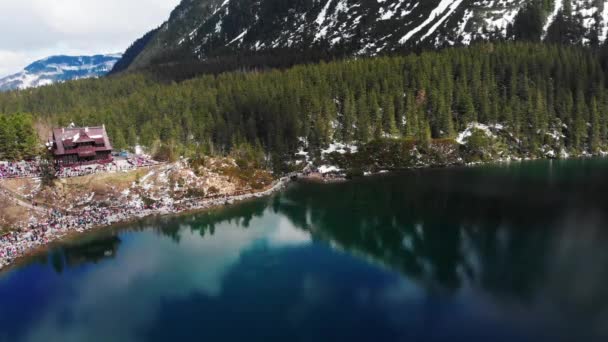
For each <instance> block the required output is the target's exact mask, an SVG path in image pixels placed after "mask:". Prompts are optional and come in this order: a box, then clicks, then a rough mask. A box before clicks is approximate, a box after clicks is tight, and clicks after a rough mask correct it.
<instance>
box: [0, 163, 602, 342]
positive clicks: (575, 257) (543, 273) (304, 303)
mask: <svg viewBox="0 0 608 342" xmlns="http://www.w3.org/2000/svg"><path fill="white" fill-rule="evenodd" d="M607 172H608V162H607V161H606V160H601V159H596V160H573V161H553V162H548V161H542V162H529V163H524V164H519V163H517V164H510V165H502V166H489V167H479V168H462V169H440V170H417V171H409V172H403V173H399V174H394V175H387V176H382V177H372V178H366V179H361V180H356V181H353V182H348V183H344V184H330V185H323V184H295V185H292V186H291V187H290V188H289V189H287V190H286V191H284V192H282V193H280V194H277V195H275V196H273V197H270V198H265V199H259V200H254V201H251V202H247V203H243V204H239V205H236V206H232V207H229V208H226V209H222V210H215V211H212V212H208V213H201V214H195V215H185V216H179V217H172V218H169V217H165V218H157V219H150V220H144V221H141V222H137V223H134V224H130V225H128V226H126V227H121V228H111V229H106V230H103V231H99V232H96V233H93V234H89V235H87V236H83V237H81V238H79V239H78V240H76V241H72V242H69V243H65V244H63V245H62V246H59V247H57V248H55V249H53V250H52V251H49V252H48V253H46V254H44V255H40V256H38V257H36V258H32V259H31V260H30V261H28V262H27V263H26V264H25V265H23V266H20V267H18V268H16V269H13V270H11V271H9V272H5V273H3V274H0V341H11V342H13V341H62V342H63V341H219V340H222V341H245V340H248V341H348V340H351V341H460V340H468V341H490V340H491V341H543V340H547V341H555V340H565V341H566V340H576V341H593V340H598V341H601V340H606V339H607V338H608V286H607V285H606V284H608V247H607V246H608V230H607V229H608V226H607V224H608V217H607V213H608V201H607V200H606V194H607V193H608V177H607Z"/></svg>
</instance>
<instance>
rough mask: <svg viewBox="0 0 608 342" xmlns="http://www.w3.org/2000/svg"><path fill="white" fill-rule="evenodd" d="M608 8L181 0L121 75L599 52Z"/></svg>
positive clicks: (584, 3)
mask: <svg viewBox="0 0 608 342" xmlns="http://www.w3.org/2000/svg"><path fill="white" fill-rule="evenodd" d="M607 2H608V1H606V0H552V1H551V0H550V1H542V2H540V1H539V2H530V1H526V0H492V1H489V0H424V1H422V0H289V1H284V0H281V1H279V0H183V1H182V2H181V3H180V4H179V5H178V6H177V7H176V8H175V10H174V11H173V12H172V13H171V16H170V17H169V19H168V20H167V21H166V22H165V23H163V24H162V25H161V26H160V27H159V28H158V29H157V31H155V32H154V33H153V35H152V37H150V38H149V42H147V43H146V44H145V46H144V47H143V48H142V49H141V51H138V53H137V56H135V57H134V58H133V59H132V61H131V62H130V63H128V64H129V65H128V67H126V68H125V69H127V70H136V69H142V68H146V67H150V66H153V65H162V64H172V63H176V62H177V63H183V62H192V61H198V62H205V61H208V60H210V59H211V58H213V57H217V56H231V55H234V54H238V53H249V54H256V53H264V52H269V51H273V50H294V51H309V50H315V49H316V50H319V51H328V52H329V53H330V54H334V55H336V54H342V55H350V56H375V55H379V54H385V53H393V52H402V51H411V50H413V49H416V48H420V47H433V48H436V47H442V46H454V45H468V44H471V43H472V42H474V41H478V40H484V41H488V40H505V39H513V40H535V39H538V40H541V39H543V40H547V41H550V42H561V41H559V40H563V39H566V38H563V37H568V38H567V39H569V42H571V43H575V44H599V43H602V42H605V41H606V37H607V35H608V4H606V3H607ZM534 11H537V12H538V13H534ZM531 20H537V21H538V22H532V23H530V21H531ZM566 26H571V27H574V28H573V29H571V28H570V27H566ZM565 29H569V30H570V29H571V30H572V31H573V33H572V34H570V35H567V34H565V33H564V32H563V30H565ZM562 36H563V37H562Z"/></svg>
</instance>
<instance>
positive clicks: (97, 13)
mask: <svg viewBox="0 0 608 342" xmlns="http://www.w3.org/2000/svg"><path fill="white" fill-rule="evenodd" d="M178 3H179V0H104V1H99V0H1V1H0V32H1V34H0V76H3V75H6V74H9V73H13V72H16V71H18V70H20V69H22V68H23V67H25V66H26V65H28V64H29V63H31V62H33V61H35V60H37V59H40V58H44V57H47V56H49V55H54V54H95V53H111V52H122V51H124V50H125V49H126V48H127V47H128V46H129V45H130V44H131V43H132V42H133V41H134V40H135V39H137V38H139V37H140V36H142V35H143V34H144V33H146V32H147V31H148V30H151V29H153V28H155V27H156V26H158V25H160V24H161V23H162V22H163V21H164V20H166V19H167V18H168V17H169V14H170V12H171V10H172V9H173V8H175V6H177V4H178Z"/></svg>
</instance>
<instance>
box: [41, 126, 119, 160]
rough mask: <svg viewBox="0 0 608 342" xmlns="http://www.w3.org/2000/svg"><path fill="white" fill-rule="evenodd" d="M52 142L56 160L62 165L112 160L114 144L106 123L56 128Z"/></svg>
mask: <svg viewBox="0 0 608 342" xmlns="http://www.w3.org/2000/svg"><path fill="white" fill-rule="evenodd" d="M50 143H51V145H52V146H51V150H52V153H53V157H54V158H55V162H56V163H57V164H59V165H62V166H67V165H77V164H89V163H109V162H111V161H112V145H111V143H110V139H109V138H108V134H107V132H106V127H105V125H104V126H101V127H73V126H70V127H68V128H56V129H54V130H53V138H52V141H51V142H50Z"/></svg>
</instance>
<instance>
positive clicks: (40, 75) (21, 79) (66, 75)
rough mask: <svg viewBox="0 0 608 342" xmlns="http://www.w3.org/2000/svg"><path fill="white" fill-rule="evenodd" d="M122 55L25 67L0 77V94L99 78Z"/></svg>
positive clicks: (54, 58)
mask: <svg viewBox="0 0 608 342" xmlns="http://www.w3.org/2000/svg"><path fill="white" fill-rule="evenodd" d="M121 57H122V55H121V54H113V55H95V56H52V57H48V58H45V59H42V60H39V61H36V62H34V63H32V64H30V65H28V66H27V67H26V68H25V69H24V70H22V71H20V72H18V73H16V74H14V75H10V76H7V77H4V78H0V91H7V90H15V89H26V88H32V87H40V86H44V85H49V84H53V83H57V82H65V81H69V80H75V79H81V78H91V77H100V76H104V75H105V74H107V73H108V72H109V71H110V70H112V68H113V67H114V64H115V63H116V62H117V61H118V60H120V59H121Z"/></svg>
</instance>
